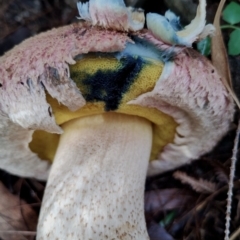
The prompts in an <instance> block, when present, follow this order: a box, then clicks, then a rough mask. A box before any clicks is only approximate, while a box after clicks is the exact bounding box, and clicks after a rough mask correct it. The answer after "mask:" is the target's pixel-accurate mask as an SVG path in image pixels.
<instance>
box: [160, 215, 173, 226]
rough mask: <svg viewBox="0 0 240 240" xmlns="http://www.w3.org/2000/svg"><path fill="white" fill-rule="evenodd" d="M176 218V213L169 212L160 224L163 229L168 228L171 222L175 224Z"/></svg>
mask: <svg viewBox="0 0 240 240" xmlns="http://www.w3.org/2000/svg"><path fill="white" fill-rule="evenodd" d="M175 216H176V211H171V212H169V213H168V214H167V215H166V216H165V218H164V219H162V220H161V221H160V222H159V224H160V226H162V227H166V226H167V225H168V224H170V223H171V222H173V220H174V218H175Z"/></svg>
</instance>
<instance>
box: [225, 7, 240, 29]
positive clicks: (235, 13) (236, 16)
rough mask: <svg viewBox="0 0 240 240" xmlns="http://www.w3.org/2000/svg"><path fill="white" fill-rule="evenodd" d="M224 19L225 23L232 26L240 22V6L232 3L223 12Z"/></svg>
mask: <svg viewBox="0 0 240 240" xmlns="http://www.w3.org/2000/svg"><path fill="white" fill-rule="evenodd" d="M222 18H223V20H224V21H226V22H228V23H230V24H232V25H233V24H236V23H239V22H240V4H238V3H236V2H230V3H229V4H228V5H227V6H226V7H225V9H224V10H223V15H222Z"/></svg>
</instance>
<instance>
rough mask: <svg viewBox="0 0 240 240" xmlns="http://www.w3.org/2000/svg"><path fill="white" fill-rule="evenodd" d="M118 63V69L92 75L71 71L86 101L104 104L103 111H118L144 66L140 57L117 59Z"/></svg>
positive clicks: (144, 62) (101, 71)
mask: <svg viewBox="0 0 240 240" xmlns="http://www.w3.org/2000/svg"><path fill="white" fill-rule="evenodd" d="M119 62H120V64H119V68H118V69H113V70H109V69H108V70H104V69H99V70H98V71H97V72H96V73H95V74H93V75H91V74H89V73H86V72H79V71H78V72H75V71H71V78H72V79H73V80H74V81H75V82H76V84H77V86H78V87H79V88H80V90H81V92H82V94H83V97H84V98H85V100H86V101H88V102H105V111H114V110H116V109H118V106H119V104H120V102H121V99H122V97H123V96H124V94H125V93H126V92H127V91H128V90H129V88H130V86H131V85H132V84H133V82H134V81H135V79H137V77H138V74H139V73H140V71H141V70H142V69H143V67H144V65H145V64H146V61H144V60H143V59H142V58H141V57H132V56H125V57H123V58H121V59H119Z"/></svg>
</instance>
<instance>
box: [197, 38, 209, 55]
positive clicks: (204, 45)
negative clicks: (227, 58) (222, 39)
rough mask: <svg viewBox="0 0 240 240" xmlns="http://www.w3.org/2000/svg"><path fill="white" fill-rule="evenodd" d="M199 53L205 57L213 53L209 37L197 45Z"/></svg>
mask: <svg viewBox="0 0 240 240" xmlns="http://www.w3.org/2000/svg"><path fill="white" fill-rule="evenodd" d="M197 49H198V51H199V52H200V53H201V54H202V55H204V56H208V55H210V53H211V39H210V38H209V37H206V38H204V39H203V40H201V41H199V42H198V43H197Z"/></svg>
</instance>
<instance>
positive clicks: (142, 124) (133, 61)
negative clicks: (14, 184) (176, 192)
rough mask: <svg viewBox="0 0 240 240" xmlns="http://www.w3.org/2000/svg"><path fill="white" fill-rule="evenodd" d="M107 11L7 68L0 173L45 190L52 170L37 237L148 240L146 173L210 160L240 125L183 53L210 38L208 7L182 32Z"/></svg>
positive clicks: (96, 5) (210, 71)
mask: <svg viewBox="0 0 240 240" xmlns="http://www.w3.org/2000/svg"><path fill="white" fill-rule="evenodd" d="M100 3H101V1H96V0H90V2H89V3H86V4H81V3H79V4H78V9H79V13H80V18H81V19H82V20H85V21H81V22H79V23H75V24H72V25H69V26H66V27H62V28H58V29H53V30H51V31H48V32H46V33H42V34H39V35H37V36H35V37H33V38H30V39H28V40H26V41H25V42H23V43H22V44H20V45H19V46H17V47H15V48H14V49H13V50H11V51H9V52H8V53H6V54H5V55H4V56H3V57H1V58H0V73H1V77H0V116H1V117H0V129H1V131H0V142H1V145H0V168H2V169H5V170H6V171H9V172H10V173H13V174H16V175H20V176H26V177H35V178H38V179H42V180H44V179H47V178H48V174H49V169H50V163H49V161H47V160H54V161H53V165H52V168H51V172H50V175H49V178H48V183H47V187H46V192H45V196H44V200H43V204H42V210H41V214H40V219H39V225H38V236H37V239H54V238H59V239H112V238H113V239H138V240H141V239H148V235H147V232H146V226H145V221H144V214H143V193H144V181H145V178H146V175H147V173H148V175H154V174H158V173H161V172H164V171H167V170H171V169H174V168H176V167H178V166H180V165H182V164H186V163H189V162H190V161H192V160H194V159H196V158H198V157H199V156H201V155H203V154H204V153H206V152H208V151H210V150H211V149H212V148H213V147H214V146H215V144H216V143H217V142H218V141H219V140H220V139H221V138H222V136H223V135H224V134H225V133H226V132H227V130H228V128H229V124H230V122H231V120H232V117H233V113H234V105H233V101H232V99H231V97H230V95H229V93H228V92H227V90H226V89H225V87H224V86H223V84H222V82H221V78H220V76H219V75H218V73H217V72H216V70H215V68H214V67H213V66H212V64H211V63H210V62H209V61H208V60H207V59H205V58H204V57H203V56H201V55H200V54H199V53H197V52H195V51H194V50H193V49H191V48H187V47H188V46H191V44H192V43H193V42H194V41H195V40H197V39H200V38H201V37H202V36H203V35H207V34H210V33H212V28H211V27H209V26H208V27H207V28H206V27H205V1H200V4H199V9H198V13H197V16H196V18H195V19H194V20H193V21H192V23H190V25H189V26H187V27H186V28H185V29H183V30H181V29H180V30H179V29H177V30H176V29H175V26H174V24H172V23H171V22H172V20H174V21H175V20H176V18H177V17H176V16H175V15H174V14H172V13H168V14H167V15H166V16H165V17H163V16H160V15H155V14H154V15H152V14H150V15H148V16H147V26H148V27H149V29H143V24H144V16H143V13H142V11H140V10H138V11H133V9H129V8H126V7H125V5H124V4H123V2H122V1H117V0H116V1H109V4H108V7H106V8H103V7H102V5H101V4H100ZM167 20H171V21H167ZM166 21H167V22H168V25H167V29H166V25H165V24H166ZM174 21H173V22H174ZM51 144H52V145H51ZM37 148H39V150H37ZM43 160H46V161H43ZM149 160H151V161H150V162H149ZM113 203H114V204H113Z"/></svg>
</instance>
